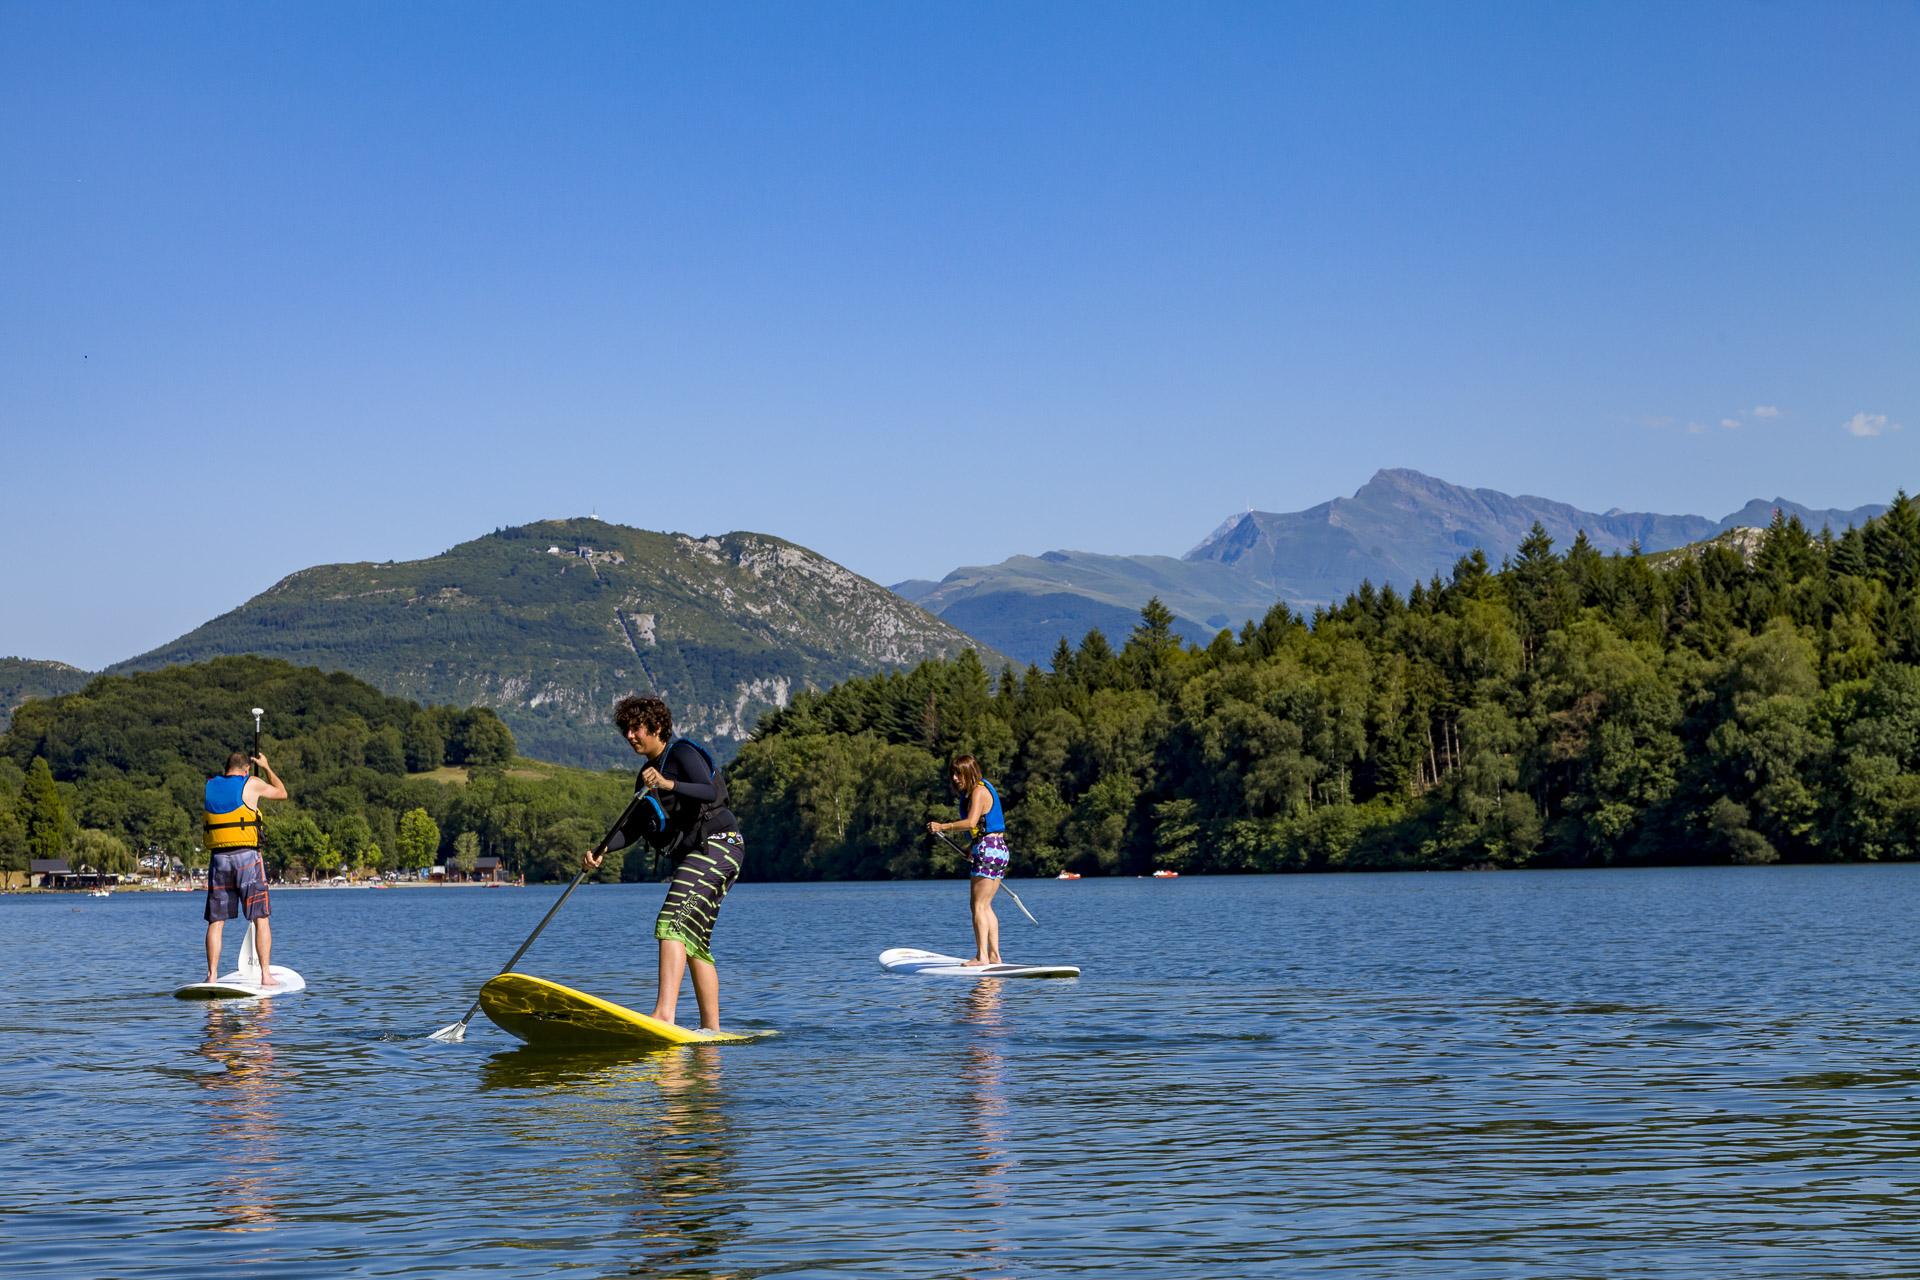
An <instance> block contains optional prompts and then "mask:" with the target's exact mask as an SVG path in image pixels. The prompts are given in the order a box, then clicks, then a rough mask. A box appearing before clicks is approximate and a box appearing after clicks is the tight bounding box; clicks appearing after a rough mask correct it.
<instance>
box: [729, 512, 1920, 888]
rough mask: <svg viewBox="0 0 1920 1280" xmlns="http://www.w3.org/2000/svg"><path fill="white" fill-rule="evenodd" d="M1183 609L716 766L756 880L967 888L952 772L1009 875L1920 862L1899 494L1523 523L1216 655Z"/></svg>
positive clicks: (1917, 582)
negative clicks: (1002, 843) (1660, 527)
mask: <svg viewBox="0 0 1920 1280" xmlns="http://www.w3.org/2000/svg"><path fill="white" fill-rule="evenodd" d="M1742 535H1745V536H1744V537H1743V536H1742ZM1172 621H1173V619H1172V617H1171V615H1170V614H1169V613H1168V611H1167V610H1166V609H1165V608H1163V607H1161V606H1160V605H1159V604H1158V603H1157V602H1154V603H1151V604H1149V605H1148V606H1147V608H1146V609H1145V610H1144V611H1143V613H1142V615H1141V620H1140V623H1139V625H1138V626H1136V627H1135V628H1134V629H1133V631H1132V633H1131V634H1130V635H1128V636H1127V637H1125V638H1124V642H1123V643H1122V644H1121V645H1120V647H1119V648H1118V649H1115V648H1114V647H1113V646H1112V645H1111V644H1110V643H1109V641H1108V640H1107V639H1106V638H1105V637H1104V636H1102V635H1101V634H1100V633H1099V632H1097V631H1096V632H1091V633H1089V634H1088V635H1087V636H1086V637H1085V639H1084V640H1082V641H1081V642H1080V644H1079V645H1078V647H1073V646H1070V645H1068V644H1067V643H1066V642H1065V641H1064V640H1063V641H1062V642H1061V644H1060V646H1059V647H1058V649H1057V650H1056V651H1055V653H1054V655H1053V658H1052V661H1051V663H1050V664H1049V666H1048V667H1047V668H1046V669H1042V668H1040V667H1038V666H1029V667H1028V668H1027V669H1026V670H1025V671H1024V672H1022V671H1015V670H1005V671H1003V672H1001V673H1000V674H999V676H998V678H997V679H994V678H992V677H990V675H989V673H988V672H986V671H985V670H983V669H982V667H981V666H980V664H979V663H978V662H977V661H975V660H974V659H973V658H972V657H971V655H965V656H962V657H961V658H959V659H956V660H952V661H946V662H931V663H927V664H924V665H922V666H920V667H919V668H917V669H916V670H914V671H912V672H911V673H906V674H895V675H887V676H878V677H871V678H866V679H858V680H852V681H848V682H846V683H844V684H841V685H839V686H837V687H835V688H833V689H831V690H829V691H827V692H824V693H818V694H803V695H801V696H799V697H797V698H796V699H795V700H794V701H793V703H792V704H791V705H790V706H788V707H786V708H784V709H783V710H781V711H778V712H776V713H774V714H771V715H769V716H767V717H765V718H764V719H763V720H762V721H761V723H760V726H759V729H758V732H757V733H756V735H755V736H754V739H753V740H752V741H751V742H749V743H748V744H747V745H746V746H745V748H744V749H743V750H742V752H741V754H740V756H739V758H738V759H737V760H736V761H735V762H734V765H733V768H732V771H731V773H730V775H729V776H730V778H731V780H732V786H733V794H734V797H735V799H736V800H737V801H738V808H739V810H740V813H741V815H742V819H743V825H744V828H745V831H746V834H747V838H748V843H749V848H750V849H751V851H752V859H753V864H754V868H755V872H756V874H758V875H761V876H763V877H771V878H809V877H828V878H834V877H872V876H921V875H930V874H940V873H946V872H953V871H957V870H958V869H959V868H958V864H957V859H956V858H955V856H954V855H953V854H951V853H950V852H949V851H948V850H946V849H945V848H944V847H943V846H938V845H930V844H929V842H928V840H927V839H926V837H925V836H924V834H923V833H922V831H921V828H922V826H923V824H924V822H925V818H926V814H927V811H928V808H929V805H930V804H933V803H937V802H944V796H943V795H942V793H941V792H940V790H939V783H940V780H942V779H943V778H944V777H945V761H946V759H947V758H948V757H950V756H951V755H953V754H954V753H957V752H960V751H969V752H972V753H973V754H974V755H976V756H977V757H979V759H980V760H981V762H982V764H983V765H984V767H985V770H986V773H987V776H988V777H989V778H992V779H994V780H996V781H998V782H1000V783H1001V784H1003V789H1004V792H1005V794H1006V798H1007V803H1008V825H1009V838H1010V841H1011V843H1012V847H1013V852H1014V868H1015V871H1016V873H1019V872H1022V871H1024V872H1027V873H1030V874H1031V873H1038V874H1052V873H1055V872H1057V871H1060V870H1077V871H1082V872H1111V873H1134V874H1137V873H1140V872H1144V871H1146V870H1148V869H1149V868H1169V869H1173V870H1178V871H1185V872H1193V871H1213V872H1248V871H1289V870H1311V871H1318V870H1340V869H1380V870H1396V869H1415V868H1460V867H1592V866H1615V865H1626V864H1658V863H1716V862H1717V863H1762V862H1773V861H1777V860H1785V861H1796V862H1815V861H1841V860H1871V859H1910V858H1914V857H1916V856H1920V665H1917V664H1920V510H1916V508H1915V506H1914V504H1913V503H1912V502H1910V501H1909V500H1908V498H1907V497H1906V495H1905V493H1904V492H1902V493H1901V494H1900V495H1899V496H1898V497H1897V498H1896V499H1895V500H1894V502H1893V504H1892V506H1891V507H1890V509H1889V510H1888V511H1887V512H1886V513H1885V514H1884V515H1883V516H1880V517H1877V518H1875V519H1873V520H1871V521H1869V522H1867V523H1866V524H1864V525H1862V526H1860V527H1857V528H1850V529H1848V530H1846V531H1845V532H1842V533H1839V534H1836V533H1834V532H1833V531H1832V530H1825V529H1823V530H1822V531H1820V532H1819V533H1818V534H1815V533H1812V532H1810V531H1809V530H1808V529H1807V528H1805V527H1804V526H1803V525H1802V524H1801V523H1800V522H1799V521H1798V520H1797V519H1782V518H1778V517H1776V519H1775V520H1774V522H1773V524H1772V526H1771V527H1770V528H1768V529H1766V530H1764V531H1757V530H1755V531H1735V533H1733V534H1730V535H1725V536H1723V538H1722V539H1720V540H1717V541H1716V542H1714V543H1708V544H1702V545H1699V546H1696V547H1692V548H1686V549H1683V550H1680V551H1675V552H1668V553H1664V554H1663V555H1661V556H1659V557H1648V556H1643V555H1640V554H1638V553H1637V552H1635V553H1629V554H1615V555H1602V554H1600V553H1598V552H1597V551H1595V550H1594V549H1593V548H1592V547H1591V546H1590V545H1589V544H1588V543H1587V542H1586V539H1585V537H1584V535H1582V536H1581V537H1580V538H1578V539H1577V540H1576V541H1575V542H1574V543H1573V544H1572V545H1570V546H1568V547H1566V548H1565V550H1564V551H1563V552H1562V551H1557V550H1556V549H1555V547H1554V545H1553V542H1552V540H1551V539H1550V538H1549V537H1548V536H1547V534H1546V533H1545V531H1544V530H1542V529H1541V528H1540V527H1539V526H1538V525H1537V524H1536V525H1535V526H1534V530H1533V533H1532V536H1530V537H1529V538H1528V539H1527V540H1526V541H1525V542H1524V543H1523V544H1522V546H1521V547H1520V548H1519V550H1518V551H1517V553H1516V555H1515V556H1514V558H1513V559H1512V560H1511V561H1510V562H1509V563H1507V564H1505V565H1503V566H1502V567H1501V568H1500V570H1499V571H1497V572H1496V571H1494V570H1493V569H1492V568H1491V566H1489V564H1488V563H1487V561H1486V559H1485V557H1484V556H1483V555H1482V554H1480V553H1479V552H1475V553H1473V554H1471V555H1469V556H1466V557H1465V558H1463V559H1461V560H1460V561H1459V563H1458V564H1457V565H1456V566H1455V567H1454V570H1453V573H1452V575H1451V579H1450V580H1447V581H1442V580H1440V579H1439V578H1438V577H1436V578H1435V579H1434V580H1432V581H1430V582H1426V583H1421V584H1417V585H1415V586H1414V587H1413V588H1412V589H1411V590H1410V591H1409V592H1407V593H1405V594H1402V593H1400V592H1397V591H1395V590H1393V589H1392V588H1391V587H1386V588H1380V589H1375V588H1374V587H1373V586H1371V585H1368V584H1363V585H1362V586H1361V588H1360V589H1359V590H1358V591H1356V592H1354V593H1353V594H1352V595H1350V596H1348V597H1347V599H1346V600H1345V601H1344V602H1342V603H1340V604H1339V605H1338V606H1337V607H1333V608H1329V609H1325V610H1322V611H1319V612H1316V613H1315V614H1314V615H1313V616H1311V617H1302V616H1299V615H1297V614H1295V613H1292V612H1290V611H1289V610H1288V609H1286V608H1285V607H1284V606H1277V607H1275V608H1274V609H1272V610H1271V611H1270V612H1268V613H1267V615H1266V616H1265V617H1264V618H1262V619H1261V620H1259V621H1258V622H1249V623H1248V624H1247V625H1246V626H1245V627H1244V628H1243V629H1241V630H1239V631H1238V632H1230V631H1223V632H1221V633H1220V634H1219V635H1218V636H1217V637H1216V638H1215V639H1214V640H1213V642H1212V643H1211V644H1209V645H1207V646H1205V647H1203V648H1196V647H1193V646H1190V645H1184V644H1182V643H1181V642H1180V641H1179V640H1178V639H1177V638H1176V637H1175V636H1174V634H1173V632H1172ZM930 781H931V783H932V784H933V785H932V787H931V788H930V787H929V782H930Z"/></svg>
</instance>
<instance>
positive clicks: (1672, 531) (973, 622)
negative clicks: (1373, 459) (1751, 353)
mask: <svg viewBox="0 0 1920 1280" xmlns="http://www.w3.org/2000/svg"><path fill="white" fill-rule="evenodd" d="M1885 509H1886V508H1885V507H1884V506H1883V505H1873V506H1863V507H1855V508H1854V509H1852V510H1850V511H1841V510H1818V509H1814V508H1810V507H1806V506H1802V505H1801V504H1799V503H1797V502H1791V501H1788V500H1787V499H1785V498H1775V499H1773V500H1772V501H1765V500H1762V499H1758V498H1756V499H1754V500H1753V501H1751V502H1749V503H1747V504H1746V505H1745V506H1743V507H1741V508H1740V509H1739V510H1738V511H1735V512H1733V513H1732V514H1730V515H1726V516H1723V517H1721V518H1720V519H1718V520H1710V519H1708V518H1706V517H1704V516H1693V515H1679V516H1674V515H1658V514H1654V513H1651V512H1635V511H1621V510H1619V509H1617V508H1616V509H1614V510H1612V511H1606V512H1591V511H1582V510H1580V509H1579V508H1577V507H1573V506H1569V505H1568V504H1566V503H1564V502H1554V501H1552V500H1550V499H1547V498H1537V497H1530V496H1521V497H1512V496H1509V495H1508V494H1504V493H1501V492H1498V491H1497V490H1493V489H1468V488H1464V487H1462V486H1460V485H1455V484H1449V483H1448V482H1446V481H1444V480H1437V479H1435V478H1433V477H1432V476H1428V475H1423V474H1421V473H1420V472H1418V471H1410V470H1404V469H1391V470H1383V471H1379V472H1376V473H1375V474H1374V476H1373V478H1372V479H1371V480H1369V481H1367V483H1366V484H1364V485H1362V486H1361V487H1360V488H1359V490H1358V491H1356V492H1355V493H1354V495H1353V496H1352V497H1351V498H1335V499H1333V500H1332V501H1330V502H1323V503H1321V504H1320V505H1318V506H1315V507H1309V508H1307V509H1306V510H1304V511H1291V512H1270V511H1246V512H1243V513H1241V514H1239V515H1235V516H1232V517H1229V518H1228V519H1227V520H1226V521H1225V522H1224V523H1222V524H1221V525H1220V526H1219V527H1218V528H1217V529H1215V530H1214V531H1213V532H1212V533H1211V534H1209V535H1207V537H1205V538H1204V539H1202V540H1201V541H1200V543H1199V545H1197V546H1195V547H1194V548H1193V549H1192V550H1190V551H1188V552H1187V553H1186V554H1185V555H1184V556H1178V557H1175V556H1168V555H1135V556H1121V555H1104V554H1099V553H1095V552H1086V551H1048V552H1045V553H1044V554H1041V555H1037V556H1014V557H1012V558H1010V559H1007V560H1003V561H1001V562H1000V563H998V564H993V565H973V566H968V567H965V568H960V569H955V570H954V571H953V572H952V573H950V574H948V575H947V576H946V577H944V578H942V579H941V580H940V581H938V582H932V581H927V580H913V581H908V582H901V583H897V584H896V585H895V586H894V588H893V589H894V590H895V591H896V592H898V593H899V594H900V595H902V596H904V597H905V598H906V599H909V600H912V601H913V602H915V603H916V604H919V605H921V606H922V607H924V608H926V609H927V610H928V611H929V612H931V613H934V614H937V615H938V616H939V617H941V618H942V619H944V620H946V621H948V622H950V623H952V624H953V625H954V626H956V627H958V628H960V629H961V630H963V631H965V632H967V633H968V634H969V635H972V636H974V637H976V638H978V639H979V640H981V641H982V642H983V643H985V644H988V645H990V646H992V647H993V648H995V649H998V650H1000V651H1001V652H1003V653H1007V654H1010V655H1012V656H1013V657H1014V658H1017V659H1019V660H1021V661H1023V662H1045V661H1046V660H1047V658H1048V656H1049V655H1050V654H1051V653H1052V652H1053V650H1054V647H1055V646H1056V645H1057V644H1058V643H1059V641H1060V638H1061V637H1062V636H1065V637H1067V638H1068V639H1070V640H1073V641H1076V642H1077V641H1078V640H1079V639H1080V637H1081V636H1082V635H1084V634H1085V633H1086V631H1087V630H1088V629H1089V628H1090V627H1099V628H1100V629H1102V630H1103V631H1105V632H1106V633H1107V634H1108V636H1109V637H1117V636H1121V635H1124V634H1125V633H1126V632H1127V631H1128V630H1129V629H1130V628H1131V627H1132V626H1133V625H1134V623H1135V622H1137V621H1138V619H1139V611H1140V607H1141V606H1142V605H1143V604H1145V603H1146V602H1147V601H1148V600H1149V599H1151V598H1153V597H1155V596H1158V597H1159V598H1160V600H1161V602H1162V603H1164V604H1165V605H1166V606H1167V607H1168V608H1169V609H1171V610H1172V611H1173V613H1174V616H1175V627H1176V629H1177V630H1178V631H1179V632H1180V633H1181V634H1182V635H1183V636H1185V637H1187V638H1188V639H1191V640H1195V641H1201V642H1204V641H1206V640H1208V639H1211V638H1212V636H1213V635H1214V634H1216V633H1217V632H1218V631H1219V630H1220V629H1221V628H1222V627H1235V626H1238V625H1240V624H1241V623H1242V622H1245V621H1246V620H1248V619H1250V618H1254V619H1257V618H1259V617H1261V616H1262V615H1263V614H1265V613H1266V611H1267V610H1268V608H1270V607H1271V606H1272V605H1273V604H1274V603H1275V602H1276V601H1281V602H1284V603H1286V604H1287V605H1289V606H1290V607H1293V608H1295V609H1299V610H1303V611H1306V610H1311V609H1313V608H1314V607H1316V606H1318V605H1324V604H1329V603H1332V602H1334V601H1336V600H1340V599H1343V598H1344V597H1345V596H1346V594H1347V593H1348V592H1349V591H1352V590H1353V589H1354V588H1355V587H1357V586H1359V585H1360V583H1361V582H1362V581H1363V580H1364V581H1371V582H1372V583H1373V584H1374V585H1375V586H1384V585H1386V584H1388V583H1391V584H1393V585H1394V586H1395V587H1397V588H1399V589H1400V590H1402V591H1404V590H1406V589H1407V588H1408V587H1410V586H1412V585H1413V583H1414V582H1415V581H1425V580H1426V579H1428V578H1430V577H1432V576H1433V575H1434V574H1436V573H1437V574H1441V575H1443V576H1444V575H1445V574H1447V573H1448V571H1450V570H1451V569H1452V567H1453V565H1454V563H1455V562H1456V561H1457V560H1459V558H1460V557H1461V556H1463V555H1466V554H1468V553H1469V552H1471V551H1473V550H1474V549H1475V548H1479V549H1481V550H1483V551H1484V552H1485V553H1486V554H1487V557H1488V559H1489V560H1491V561H1493V562H1494V563H1495V564H1496V565H1497V564H1498V563H1499V561H1500V560H1501V559H1502V558H1504V557H1506V556H1508V555H1510V554H1511V553H1512V552H1513V550H1514V548H1516V547H1518V546H1519V545H1520V542H1521V540H1522V539H1523V538H1525V537H1526V536H1527V532H1528V530H1529V529H1531V528H1532V526H1533V524H1534V523H1535V522H1536V521H1538V522H1539V523H1540V524H1541V525H1542V526H1543V527H1544V528H1545V529H1546V531H1547V532H1548V533H1549V534H1550V535H1552V537H1553V539H1554V543H1555V545H1556V546H1558V547H1561V548H1563V549H1564V548H1565V547H1566V545H1567V544H1568V543H1570V542H1572V541H1573V539H1574V538H1575V537H1576V536H1577V535H1578V534H1579V533H1581V532H1582V531H1584V532H1585V533H1586V535H1587V540H1588V541H1589V542H1591V543H1592V544H1593V545H1594V546H1595V547H1596V548H1598V549H1599V550H1601V551H1603V552H1612V551H1622V552H1624V551H1626V550H1628V549H1629V548H1630V547H1632V546H1634V545H1635V544H1638V545H1639V547H1640V548H1641V550H1643V551H1663V550H1668V549H1671V548H1674V547H1679V546H1684V545H1686V544H1688V543H1692V542H1698V541H1701V540H1703V539H1706V538H1711V537H1713V536H1715V535H1716V534H1719V533H1722V532H1724V531H1725V530H1727V529H1732V528H1738V527H1758V528H1764V527H1765V526H1766V525H1767V524H1768V523H1769V522H1770V521H1771V520H1772V519H1773V513H1774V512H1775V511H1779V512H1782V513H1784V514H1786V515H1789V516H1799V517H1800V519H1801V521H1802V522H1803V523H1805V524H1806V525H1807V526H1808V527H1809V528H1812V529H1814V530H1818V529H1820V528H1822V527H1823V526H1831V527H1832V528H1833V529H1834V531H1835V532H1839V531H1841V530H1843V529H1845V528H1846V527H1847V526H1848V525H1857V524H1861V523H1863V522H1865V521H1866V520H1867V519H1869V518H1870V517H1872V516H1875V515H1878V514H1879V513H1880V512H1882V511H1884V510H1885Z"/></svg>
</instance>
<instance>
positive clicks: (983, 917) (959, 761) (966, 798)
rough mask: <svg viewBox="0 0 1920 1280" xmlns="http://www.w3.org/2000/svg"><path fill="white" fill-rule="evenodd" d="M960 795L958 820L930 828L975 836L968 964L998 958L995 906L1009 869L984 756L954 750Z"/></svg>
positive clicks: (954, 779)
mask: <svg viewBox="0 0 1920 1280" xmlns="http://www.w3.org/2000/svg"><path fill="white" fill-rule="evenodd" d="M947 780H948V781H949V782H950V783H952V784H953V790H954V792H955V794H957V795H958V796H959V797H960V812H961V814H962V815H963V816H962V817H961V818H960V820H959V821H957V822H929V823H928V824H927V830H928V831H930V832H932V833H933V834H935V835H939V834H940V833H941V832H943V831H965V832H967V833H968V834H969V835H971V836H972V837H973V847H972V848H971V849H970V850H968V856H969V857H970V858H971V859H972V867H971V871H970V874H969V875H968V877H967V896H968V900H969V902H970V903H971V905H972V909H973V945H974V952H973V959H971V960H969V961H967V963H968V964H970V965H980V964H999V963H1000V917H999V916H997V915H995V914H994V911H993V895H994V894H995V893H996V892H998V891H999V889H1000V881H1001V880H1002V879H1003V878H1004V877H1005V876H1006V874H1007V859H1008V856H1009V855H1008V853H1007V817H1006V812H1005V811H1004V810H1003V809H1002V808H1001V807H1000V792H999V791H998V790H997V789H995V787H994V785H993V784H992V783H991V782H988V781H987V780H986V779H985V778H983V777H981V776H980V762H979V761H978V760H975V759H974V758H973V757H972V756H970V755H967V756H956V757H954V761H953V770H952V772H951V773H950V774H949V775H948V779H947Z"/></svg>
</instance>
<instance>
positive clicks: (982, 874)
mask: <svg viewBox="0 0 1920 1280" xmlns="http://www.w3.org/2000/svg"><path fill="white" fill-rule="evenodd" d="M1010 856H1011V855H1010V854H1008V852H1007V837H1006V833H1005V832H1001V831H989V832H987V834H985V835H983V836H981V837H980V838H979V839H978V840H975V841H974V842H973V878H974V879H975V880H1004V879H1005V878H1006V875H1007V859H1008V858H1009V857H1010Z"/></svg>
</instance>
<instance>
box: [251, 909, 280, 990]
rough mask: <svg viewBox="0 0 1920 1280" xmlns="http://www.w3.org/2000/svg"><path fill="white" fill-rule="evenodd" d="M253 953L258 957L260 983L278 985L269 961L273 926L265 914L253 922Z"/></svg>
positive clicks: (264, 985)
mask: <svg viewBox="0 0 1920 1280" xmlns="http://www.w3.org/2000/svg"><path fill="white" fill-rule="evenodd" d="M253 953H254V954H255V955H257V956H259V957H260V985H261V986H263V987H277V986H279V985H280V984H279V982H277V981H275V979H274V976H273V966H272V964H270V963H269V961H271V960H272V958H273V926H272V925H271V924H269V923H268V922H267V918H266V917H265V916H261V917H260V918H259V919H258V920H255V921H254V922H253Z"/></svg>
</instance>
